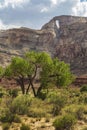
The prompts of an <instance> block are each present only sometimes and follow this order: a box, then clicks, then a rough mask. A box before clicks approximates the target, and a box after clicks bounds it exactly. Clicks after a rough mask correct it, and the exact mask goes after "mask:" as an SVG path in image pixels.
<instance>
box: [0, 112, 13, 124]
mask: <svg viewBox="0 0 87 130" xmlns="http://www.w3.org/2000/svg"><path fill="white" fill-rule="evenodd" d="M14 117H15V115H14V114H13V113H11V112H10V111H9V110H6V111H5V112H4V113H2V115H1V116H0V121H1V122H3V123H7V122H9V123H11V122H13V121H14Z"/></svg>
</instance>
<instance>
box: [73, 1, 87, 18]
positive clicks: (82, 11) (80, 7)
mask: <svg viewBox="0 0 87 130" xmlns="http://www.w3.org/2000/svg"><path fill="white" fill-rule="evenodd" d="M72 13H73V15H76V16H87V1H86V2H85V1H84V2H80V1H78V2H77V3H76V5H75V6H74V7H73V8H72Z"/></svg>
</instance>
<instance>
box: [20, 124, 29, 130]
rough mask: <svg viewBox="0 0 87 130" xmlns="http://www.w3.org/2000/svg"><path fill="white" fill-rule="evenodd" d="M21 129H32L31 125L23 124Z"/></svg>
mask: <svg viewBox="0 0 87 130" xmlns="http://www.w3.org/2000/svg"><path fill="white" fill-rule="evenodd" d="M20 130H30V127H29V125H25V124H22V126H21V127H20Z"/></svg>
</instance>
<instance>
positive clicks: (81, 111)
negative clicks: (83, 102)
mask: <svg viewBox="0 0 87 130" xmlns="http://www.w3.org/2000/svg"><path fill="white" fill-rule="evenodd" d="M84 111H85V110H84V108H83V107H80V108H79V109H78V110H77V111H76V117H77V119H78V120H82V119H83V115H84Z"/></svg>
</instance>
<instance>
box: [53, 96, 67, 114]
mask: <svg viewBox="0 0 87 130" xmlns="http://www.w3.org/2000/svg"><path fill="white" fill-rule="evenodd" d="M53 102H54V103H53V109H52V114H53V115H54V116H57V115H58V114H59V113H60V111H61V109H62V108H63V107H64V106H65V104H66V99H65V97H63V96H58V97H57V98H56V99H54V101H53Z"/></svg>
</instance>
